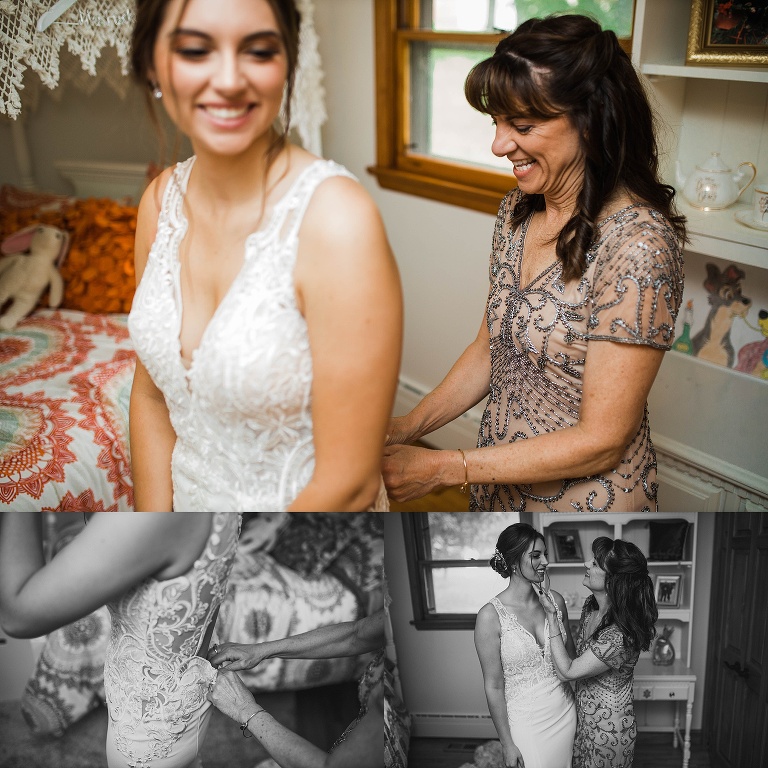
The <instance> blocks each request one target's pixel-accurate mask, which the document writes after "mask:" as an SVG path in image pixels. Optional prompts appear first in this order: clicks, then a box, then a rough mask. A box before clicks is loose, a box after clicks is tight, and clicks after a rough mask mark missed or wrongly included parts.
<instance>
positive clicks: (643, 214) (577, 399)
mask: <svg viewBox="0 0 768 768" xmlns="http://www.w3.org/2000/svg"><path fill="white" fill-rule="evenodd" d="M520 195H521V193H520V191H519V190H514V191H512V192H510V193H509V194H508V195H507V196H506V197H505V198H504V200H503V201H502V204H501V207H500V209H499V215H498V217H497V219H496V225H495V228H494V235H493V246H492V253H491V262H490V283H491V287H490V292H489V296H488V304H487V310H486V320H487V324H488V330H489V333H490V339H491V341H490V352H491V381H490V394H489V396H488V400H487V403H486V406H485V411H484V413H483V417H482V421H481V425H480V433H479V436H478V440H477V446H478V448H482V447H486V446H494V445H503V444H506V443H513V442H515V441H517V440H526V439H529V438H532V437H535V436H537V435H542V434H546V433H548V432H553V431H556V430H559V429H564V428H567V427H570V426H573V425H574V424H576V423H577V422H578V420H579V412H580V408H581V398H582V386H583V379H582V377H583V373H584V365H585V362H586V357H587V350H588V346H589V342H591V341H612V342H618V343H624V344H645V345H649V346H652V347H655V348H658V349H664V350H667V349H669V348H670V347H671V344H672V341H673V340H674V331H675V318H676V317H677V312H678V309H679V307H680V303H681V301H682V295H683V257H682V249H681V247H680V243H679V242H678V240H677V238H676V236H675V232H674V230H673V229H672V227H671V226H670V224H669V222H668V221H667V220H666V219H665V218H664V217H663V216H662V215H661V214H660V213H658V211H655V210H653V209H651V208H648V207H647V206H643V205H632V206H628V207H626V208H624V209H622V210H620V211H618V212H616V213H614V214H613V215H611V216H608V217H607V218H606V219H604V220H603V221H601V222H599V224H598V229H599V235H598V237H597V240H596V241H595V243H594V244H593V246H592V248H591V249H590V250H589V252H588V254H587V269H586V271H585V273H584V276H583V277H582V278H581V279H580V280H571V281H569V282H564V281H563V279H562V268H561V265H560V263H559V262H555V263H553V264H551V265H550V266H549V267H548V268H547V269H545V270H544V271H543V272H542V273H541V274H539V275H538V276H537V277H535V278H534V279H533V280H532V281H531V282H530V284H529V285H521V277H520V276H521V266H522V256H523V245H524V243H525V236H526V233H527V231H528V225H529V222H530V218H529V219H528V221H525V222H523V224H522V225H521V226H520V227H518V228H517V229H515V230H512V229H511V228H510V226H509V222H510V219H511V214H512V211H513V210H514V207H515V205H516V204H517V203H518V202H519V200H520ZM606 375H610V371H607V372H606ZM656 489H657V484H656V454H655V452H654V449H653V444H652V443H651V436H650V427H649V424H648V412H647V408H646V410H645V414H644V417H643V419H642V421H641V423H640V425H639V427H638V429H637V432H636V434H635V436H634V437H633V438H632V440H631V441H630V443H629V445H628V446H627V447H626V449H625V451H624V455H623V457H622V459H621V461H620V462H619V464H618V465H617V466H616V467H615V468H614V469H613V470H612V471H610V472H606V473H605V474H602V475H595V476H591V477H583V478H572V479H568V480H564V481H560V480H557V481H552V482H546V483H539V484H535V485H504V484H497V485H491V484H488V485H475V486H472V497H471V501H470V509H471V510H490V511H502V510H504V511H518V512H522V511H527V512H540V511H551V512H573V511H579V512H609V511H610V512H622V511H634V512H638V511H650V512H655V511H657V501H656Z"/></svg>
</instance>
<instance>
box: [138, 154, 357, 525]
mask: <svg viewBox="0 0 768 768" xmlns="http://www.w3.org/2000/svg"><path fill="white" fill-rule="evenodd" d="M193 163H194V158H190V159H189V160H187V161H185V162H183V163H180V164H179V165H178V166H177V167H176V169H175V171H174V173H173V175H172V177H171V179H170V181H169V183H168V185H167V188H166V191H165V194H164V199H163V205H162V210H161V212H160V217H159V221H158V227H157V237H156V239H155V242H154V244H153V245H152V248H151V250H150V253H149V257H148V261H147V266H146V270H145V272H144V275H143V277H142V280H141V284H140V285H139V286H138V289H137V291H136V296H135V298H134V302H133V308H132V310H131V314H130V317H129V321H128V326H129V330H130V332H131V338H132V339H133V343H134V346H135V348H136V352H137V353H138V355H139V358H140V359H141V361H142V363H143V364H144V366H145V367H146V369H147V371H148V372H149V374H150V376H151V377H152V379H153V381H154V382H155V384H156V385H157V386H158V388H159V389H160V390H161V391H162V393H163V395H164V396H165V400H166V403H167V406H168V412H169V414H170V418H171V423H172V425H173V428H174V430H175V432H176V436H177V442H176V446H175V448H174V452H173V459H172V476H173V484H174V506H175V508H177V509H195V510H211V509H230V510H235V511H253V510H260V511H275V510H281V509H285V508H286V507H287V506H288V505H289V504H290V502H291V501H292V500H293V499H294V498H295V497H296V496H297V495H298V493H299V491H301V489H302V488H303V487H304V486H305V485H306V483H307V482H308V480H309V479H310V477H311V475H312V471H313V468H314V445H313V442H312V415H311V385H312V358H311V354H310V347H309V338H308V335H307V326H306V322H305V320H304V317H303V316H302V315H301V313H300V311H299V309H298V306H297V304H296V296H295V288H294V282H293V268H294V264H295V260H296V253H297V247H298V231H299V226H300V224H301V221H302V217H303V215H304V212H305V211H306V208H307V206H308V204H309V201H310V198H311V196H312V194H313V192H314V191H315V189H316V188H317V186H318V185H319V184H320V183H321V182H322V181H324V180H325V179H327V178H329V177H331V176H350V177H351V174H350V173H349V172H348V171H346V170H345V169H344V168H342V167H341V166H340V165H337V164H336V163H333V162H330V161H326V160H317V161H315V162H314V163H313V164H312V165H310V166H309V167H308V168H306V169H305V170H304V171H303V172H302V173H301V174H300V175H299V177H298V178H297V179H296V180H295V182H294V183H293V185H292V187H291V188H290V189H289V191H288V192H287V193H286V194H285V195H284V196H283V198H282V199H281V200H279V201H278V202H277V203H276V205H275V207H274V210H273V213H272V216H271V218H270V219H269V221H268V223H267V224H266V226H264V227H263V228H262V229H260V230H259V231H257V232H254V233H253V234H251V235H249V237H248V238H247V239H246V243H245V258H244V263H243V266H242V269H241V271H240V272H239V274H238V275H237V277H236V278H235V281H234V282H233V284H232V286H231V287H230V289H229V291H228V292H227V294H226V295H225V296H224V298H223V299H222V301H221V304H220V305H219V307H218V309H217V310H216V312H215V314H214V316H213V318H212V319H211V321H210V323H209V325H208V327H207V328H206V329H205V332H204V333H203V336H202V338H201V340H200V345H199V347H198V348H197V350H195V353H194V355H193V358H192V362H191V365H190V367H189V368H188V369H187V368H186V367H185V366H184V364H183V362H182V358H181V347H180V341H179V332H180V330H181V318H182V298H181V288H180V282H179V275H180V262H179V245H180V243H181V241H182V239H183V238H184V235H185V233H186V231H187V220H186V218H185V215H184V211H183V205H184V194H185V191H186V187H187V182H188V179H189V174H190V171H191V169H192V166H193Z"/></svg>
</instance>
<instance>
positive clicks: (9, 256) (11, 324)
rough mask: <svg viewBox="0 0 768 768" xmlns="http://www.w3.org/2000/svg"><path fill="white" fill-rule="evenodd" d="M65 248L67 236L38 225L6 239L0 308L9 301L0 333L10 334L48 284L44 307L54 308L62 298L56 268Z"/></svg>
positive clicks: (1, 260) (0, 319) (0, 273)
mask: <svg viewBox="0 0 768 768" xmlns="http://www.w3.org/2000/svg"><path fill="white" fill-rule="evenodd" d="M68 245H69V234H68V233H67V232H64V231H63V230H61V229H57V228H56V227H49V226H46V225H42V224H38V225H35V226H32V227H27V228H26V229H22V230H21V231H19V232H16V233H15V234H13V235H10V236H9V237H7V238H6V239H5V240H4V241H3V243H2V246H0V251H2V253H3V254H4V258H0V308H2V306H3V305H4V304H5V303H6V302H7V301H8V300H9V299H12V303H11V305H10V306H9V307H8V309H7V310H6V311H5V312H4V313H3V314H2V315H0V330H2V331H10V330H12V329H13V328H15V327H16V323H18V322H19V320H21V319H22V318H23V317H26V316H27V315H28V314H29V313H30V312H31V311H32V310H33V309H34V308H35V306H36V305H37V302H38V300H39V299H40V297H41V296H42V294H43V292H44V291H45V289H46V288H47V287H48V286H49V285H50V287H51V289H50V293H49V297H48V306H50V307H58V306H59V304H61V300H62V298H63V295H64V281H63V280H62V278H61V274H60V273H59V270H58V268H57V267H58V265H59V264H61V262H62V260H63V259H64V255H65V254H66V252H67V246H68Z"/></svg>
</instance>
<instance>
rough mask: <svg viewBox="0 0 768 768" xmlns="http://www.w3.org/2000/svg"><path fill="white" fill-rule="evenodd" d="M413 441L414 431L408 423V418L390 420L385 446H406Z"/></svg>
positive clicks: (398, 417)
mask: <svg viewBox="0 0 768 768" xmlns="http://www.w3.org/2000/svg"><path fill="white" fill-rule="evenodd" d="M413 439H414V431H413V429H412V428H411V426H410V424H409V423H408V416H395V417H394V418H392V419H390V420H389V426H388V427H387V439H386V440H385V442H384V445H405V444H406V443H410V442H412V441H413Z"/></svg>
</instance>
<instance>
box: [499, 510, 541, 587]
mask: <svg viewBox="0 0 768 768" xmlns="http://www.w3.org/2000/svg"><path fill="white" fill-rule="evenodd" d="M536 539H541V540H542V542H543V541H544V536H543V535H542V533H541V531H537V530H536V529H535V528H534V527H533V526H532V525H528V523H514V524H513V525H510V526H509V527H507V528H505V529H504V530H503V531H502V532H501V533H500V534H499V538H498V540H497V542H496V549H497V550H498V551H499V552H501V555H502V556H501V557H499V556H498V555H496V554H494V555H493V557H492V558H491V559H490V560H489V561H488V564H489V565H490V566H491V568H493V570H494V571H496V573H498V574H499V576H503V577H504V578H505V579H508V578H509V577H510V576H511V575H512V569H513V568H514V567H515V566H516V565H519V564H520V559H521V558H522V556H523V555H524V554H525V550H526V549H528V547H529V545H530V544H531V543H532V542H534V541H536Z"/></svg>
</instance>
